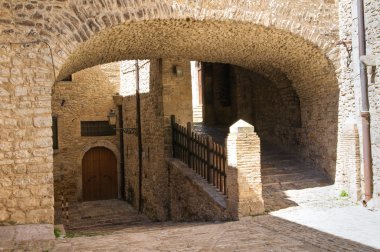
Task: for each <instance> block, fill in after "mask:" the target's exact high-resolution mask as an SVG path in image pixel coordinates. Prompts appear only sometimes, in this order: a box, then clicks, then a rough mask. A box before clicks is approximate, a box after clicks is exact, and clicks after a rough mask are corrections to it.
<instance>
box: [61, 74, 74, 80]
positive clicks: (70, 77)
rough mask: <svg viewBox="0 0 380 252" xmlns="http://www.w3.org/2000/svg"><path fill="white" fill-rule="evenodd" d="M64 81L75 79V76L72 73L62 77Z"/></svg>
mask: <svg viewBox="0 0 380 252" xmlns="http://www.w3.org/2000/svg"><path fill="white" fill-rule="evenodd" d="M62 81H73V76H72V75H71V74H70V75H68V76H66V77H65V78H63V79H62Z"/></svg>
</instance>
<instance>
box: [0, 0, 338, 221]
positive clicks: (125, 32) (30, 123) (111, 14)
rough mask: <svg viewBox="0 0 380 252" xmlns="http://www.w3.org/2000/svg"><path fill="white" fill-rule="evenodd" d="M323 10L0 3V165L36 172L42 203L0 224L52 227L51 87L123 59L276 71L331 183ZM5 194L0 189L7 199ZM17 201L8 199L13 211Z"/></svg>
mask: <svg viewBox="0 0 380 252" xmlns="http://www.w3.org/2000/svg"><path fill="white" fill-rule="evenodd" d="M328 2H330V1H328ZM328 2H327V1H326V3H315V1H311V0H310V1H303V2H302V3H294V2H290V1H283V0H271V1H257V2H247V1H242V0H241V1H237V2H236V4H235V5H234V6H231V5H230V1H227V0H224V1H217V3H216V2H215V1H212V0H206V1H201V0H197V1H193V2H192V3H188V1H175V2H173V1H169V0H165V1H159V2H158V1H157V2H156V3H155V2H143V3H142V2H140V1H136V2H133V3H131V2H130V1H126V0H105V1H82V2H80V3H78V2H77V1H74V0H69V1H58V2H54V3H39V2H36V3H15V2H14V1H11V0H3V1H2V7H3V9H1V14H2V22H1V23H0V29H1V34H2V38H1V43H5V44H2V46H1V48H0V55H2V60H3V61H4V62H6V63H5V65H6V70H5V71H3V72H1V75H2V79H1V80H2V81H3V79H6V81H5V84H4V85H2V87H1V88H0V95H1V97H2V100H1V102H0V103H1V105H2V106H1V107H0V108H1V109H0V112H1V114H2V115H4V123H2V124H1V125H0V132H2V134H3V136H4V137H3V138H2V139H4V141H3V140H2V144H3V143H4V144H3V145H2V149H5V150H7V151H9V152H11V153H12V154H11V155H7V156H6V157H4V160H2V161H1V162H2V164H4V165H7V166H9V167H10V168H9V169H8V168H7V169H8V170H14V169H15V168H16V166H17V167H19V165H18V164H22V165H24V166H25V168H24V169H26V168H28V169H29V168H30V169H37V168H35V167H36V166H37V167H38V169H37V171H38V172H36V173H35V174H32V175H30V176H29V175H28V181H29V182H28V183H29V184H28V185H27V188H28V190H30V194H31V196H29V197H31V198H36V199H39V198H41V197H45V201H44V204H43V205H38V206H34V207H30V208H28V207H27V208H25V209H22V210H21V211H18V212H17V213H18V214H17V216H16V215H14V214H12V213H11V212H9V211H7V212H6V213H5V214H3V216H4V217H2V219H4V220H5V221H15V220H16V221H17V223H52V220H53V219H52V216H53V215H52V211H53V210H52V206H53V176H52V162H53V160H52V151H51V143H50V142H49V141H50V140H49V139H50V134H51V130H50V126H51V106H50V99H51V93H50V91H51V87H52V85H53V83H54V81H56V80H58V79H61V78H63V77H65V75H68V74H71V73H73V72H75V71H78V70H81V69H84V68H86V67H90V66H94V65H97V64H102V63H107V62H111V61H116V60H121V59H135V58H165V57H173V56H174V57H181V58H184V59H189V60H190V59H193V60H201V61H209V62H221V63H229V64H234V65H237V66H241V67H244V68H247V69H250V70H252V71H255V72H257V73H258V74H261V75H263V76H265V77H268V76H271V72H273V71H275V72H277V73H278V74H280V75H285V76H286V77H287V79H289V80H290V81H291V82H292V85H293V86H294V88H295V90H296V92H297V94H298V96H299V97H300V100H301V107H302V109H301V110H302V111H301V116H302V119H303V122H305V130H304V131H303V132H302V133H301V134H302V135H303V136H304V139H305V141H303V144H304V146H306V147H307V148H305V155H308V156H309V157H310V159H311V160H313V162H315V164H316V165H318V166H320V167H325V169H326V171H327V172H328V173H329V174H330V176H331V177H334V175H335V160H336V141H337V138H338V136H337V135H338V133H337V131H338V107H339V105H340V104H339V86H338V81H337V74H336V73H335V69H338V68H339V66H340V57H339V55H338V54H339V48H340V47H339V46H338V45H337V43H336V42H337V40H338V39H339V37H338V34H337V32H336V30H337V26H338V23H339V22H338V8H337V7H338V6H337V5H336V4H335V3H328ZM294 9H297V13H294ZM289 13H293V14H294V15H289ZM289 16H291V17H290V18H289ZM4 20H5V21H4ZM332 24H333V25H332ZM108 39H110V40H111V41H108ZM10 42H17V43H19V42H20V43H21V44H8V43H10ZM23 42H25V43H23ZM95 52H96V53H95ZM274 52H275V53H274ZM53 67H54V71H52V69H53ZM25 69H26V70H25ZM4 76H5V77H4ZM55 76H57V78H55ZM268 78H269V77H268ZM20 97H24V98H22V99H21V98H20ZM25 101H26V102H25ZM28 102H30V103H28ZM13 110H16V113H14V111H13ZM304 119H305V120H304ZM324 134H328V135H329V137H321V135H324ZM25 139H29V140H30V141H31V143H30V142H25ZM20 145H22V146H23V148H24V149H23V150H22V151H19V150H18V147H19V146H20ZM331 146H332V147H331ZM334 146H335V147H334ZM35 148H37V149H38V150H37V151H36V149H35ZM13 157H17V159H18V161H17V163H16V162H15V160H14V158H13ZM7 176H8V175H7ZM17 176H20V175H18V174H17V173H14V174H13V173H12V174H10V175H9V179H10V180H11V179H13V178H14V177H17ZM37 185H38V187H39V188H36V187H37ZM8 187H9V183H5V185H4V186H3V185H1V187H0V189H1V190H2V191H4V192H6V194H7V195H8V194H9V195H10V194H11V193H12V190H11V189H9V188H8ZM19 200H20V199H19V198H17V197H13V198H11V199H10V202H11V203H10V204H13V205H17V202H18V201H19ZM33 211H35V212H33ZM36 211H37V212H36ZM12 216H13V217H12Z"/></svg>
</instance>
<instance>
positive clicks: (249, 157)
mask: <svg viewBox="0 0 380 252" xmlns="http://www.w3.org/2000/svg"><path fill="white" fill-rule="evenodd" d="M226 146H227V163H228V166H227V170H226V173H227V209H228V211H229V212H230V214H231V216H232V219H234V220H237V219H239V218H240V217H243V216H249V215H257V214H261V213H263V212H264V202H263V198H262V184H261V160H260V155H261V154H260V139H259V137H258V136H257V134H256V133H255V132H254V127H253V126H252V125H250V124H249V123H247V122H245V121H243V120H239V121H238V122H236V123H235V124H233V125H232V126H231V127H230V133H229V134H228V138H227V142H226Z"/></svg>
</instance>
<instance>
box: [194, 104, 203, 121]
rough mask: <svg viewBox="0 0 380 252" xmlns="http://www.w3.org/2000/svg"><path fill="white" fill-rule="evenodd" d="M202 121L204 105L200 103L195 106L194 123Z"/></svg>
mask: <svg viewBox="0 0 380 252" xmlns="http://www.w3.org/2000/svg"><path fill="white" fill-rule="evenodd" d="M201 122H203V111H202V105H198V106H196V107H193V123H201Z"/></svg>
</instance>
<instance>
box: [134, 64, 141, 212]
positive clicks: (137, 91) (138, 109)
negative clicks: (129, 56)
mask: <svg viewBox="0 0 380 252" xmlns="http://www.w3.org/2000/svg"><path fill="white" fill-rule="evenodd" d="M135 65H136V124H137V141H138V143H137V144H138V146H137V149H138V158H139V161H138V162H139V213H142V211H143V200H142V180H143V176H142V173H143V171H142V169H143V168H142V139H141V135H142V134H141V115H140V114H141V107H140V71H139V70H140V69H139V61H138V60H136V63H135Z"/></svg>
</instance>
